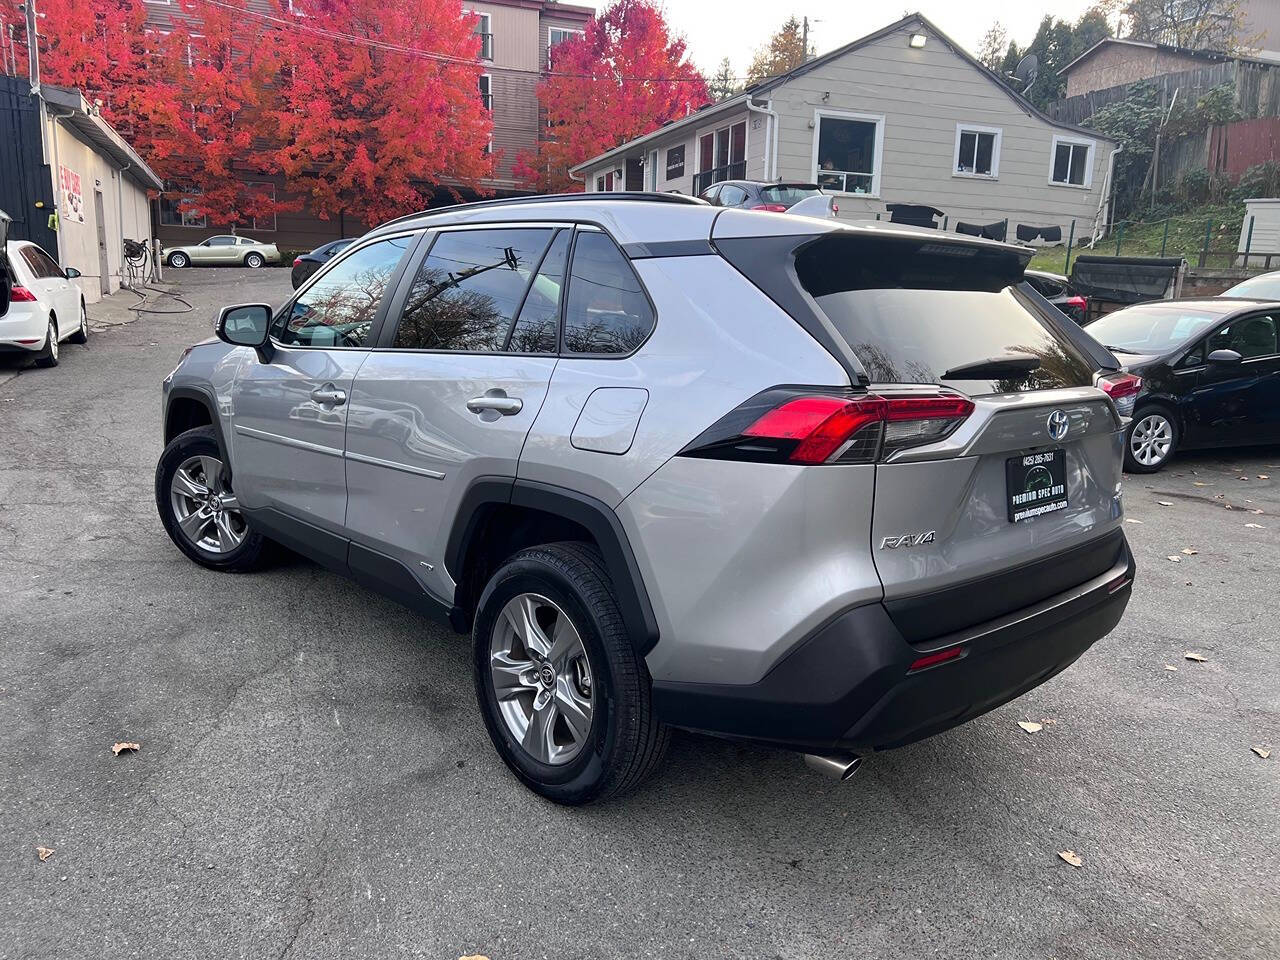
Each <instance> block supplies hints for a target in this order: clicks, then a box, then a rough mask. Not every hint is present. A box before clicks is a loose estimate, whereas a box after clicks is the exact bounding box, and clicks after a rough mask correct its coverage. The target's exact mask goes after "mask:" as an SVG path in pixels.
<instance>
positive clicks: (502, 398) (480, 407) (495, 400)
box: [467, 387, 524, 419]
mask: <svg viewBox="0 0 1280 960" xmlns="http://www.w3.org/2000/svg"><path fill="white" fill-rule="evenodd" d="M523 408H524V402H523V401H522V400H521V399H520V398H519V397H508V396H507V392H506V391H505V390H502V389H499V388H496V387H495V388H494V389H492V390H486V391H485V394H484V396H483V397H472V398H471V399H470V400H468V401H467V409H468V410H470V411H471V412H472V413H479V414H481V415H482V416H481V419H484V417H483V414H485V413H497V414H500V415H501V416H504V417H509V416H511V415H513V414H516V413H519V412H520V411H521V410H522V409H523Z"/></svg>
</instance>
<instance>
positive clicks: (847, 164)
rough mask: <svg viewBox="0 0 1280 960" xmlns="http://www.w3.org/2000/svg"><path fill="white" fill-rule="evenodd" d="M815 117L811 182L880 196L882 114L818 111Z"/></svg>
mask: <svg viewBox="0 0 1280 960" xmlns="http://www.w3.org/2000/svg"><path fill="white" fill-rule="evenodd" d="M814 120H815V124H814V131H813V141H814V151H813V152H814V181H815V182H816V183H817V184H818V186H820V187H823V188H825V189H827V190H835V191H838V192H840V193H864V194H868V195H870V196H879V194H880V158H881V156H882V154H883V152H884V117H878V116H867V115H864V114H857V113H823V112H822V111H817V112H816V113H815V115H814Z"/></svg>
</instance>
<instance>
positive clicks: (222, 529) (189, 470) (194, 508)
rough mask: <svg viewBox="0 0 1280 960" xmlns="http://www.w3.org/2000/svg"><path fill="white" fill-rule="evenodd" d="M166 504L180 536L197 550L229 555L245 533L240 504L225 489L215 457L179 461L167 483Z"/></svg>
mask: <svg viewBox="0 0 1280 960" xmlns="http://www.w3.org/2000/svg"><path fill="white" fill-rule="evenodd" d="M169 502H170V504H171V506H172V508H173V516H174V518H175V519H176V520H177V521H178V527H179V529H181V530H182V533H183V536H185V537H186V538H187V539H188V540H189V541H191V543H193V544H194V545H195V546H197V547H199V548H200V549H201V550H207V551H208V552H210V553H230V552H231V551H232V550H234V549H236V547H238V546H240V544H242V543H243V542H244V538H245V535H246V534H247V533H248V532H249V529H248V527H247V526H246V524H245V522H244V516H243V514H241V512H240V501H238V500H237V499H236V495H235V494H234V493H232V492H231V490H230V488H228V487H227V485H226V482H225V480H224V479H223V476H222V461H221V460H219V459H218V458H217V457H209V456H194V457H188V458H187V459H186V460H184V461H182V463H181V464H179V466H178V469H177V470H175V471H174V473H173V479H172V480H171V481H170V483H169Z"/></svg>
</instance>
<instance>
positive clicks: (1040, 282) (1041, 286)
mask: <svg viewBox="0 0 1280 960" xmlns="http://www.w3.org/2000/svg"><path fill="white" fill-rule="evenodd" d="M1027 283H1029V284H1031V286H1033V287H1035V289H1036V292H1037V293H1039V294H1040V296H1042V297H1045V298H1047V299H1049V300H1052V299H1053V298H1054V297H1060V296H1062V294H1063V287H1062V284H1060V283H1058V282H1057V281H1056V280H1049V279H1047V278H1045V277H1035V276H1032V275H1031V274H1027Z"/></svg>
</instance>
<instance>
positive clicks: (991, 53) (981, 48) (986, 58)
mask: <svg viewBox="0 0 1280 960" xmlns="http://www.w3.org/2000/svg"><path fill="white" fill-rule="evenodd" d="M1008 49H1009V31H1008V30H1006V29H1005V26H1004V24H1003V23H1001V22H1000V21H999V20H997V21H996V22H995V23H993V24H991V26H990V27H988V28H987V32H986V33H984V34H983V35H982V41H981V42H980V43H979V44H978V62H979V63H981V64H982V65H983V66H984V67H986V68H987V69H988V70H995V71H997V72H999V70H1000V65H1001V64H1002V63H1003V62H1004V58H1005V52H1006V51H1007V50H1008Z"/></svg>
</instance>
